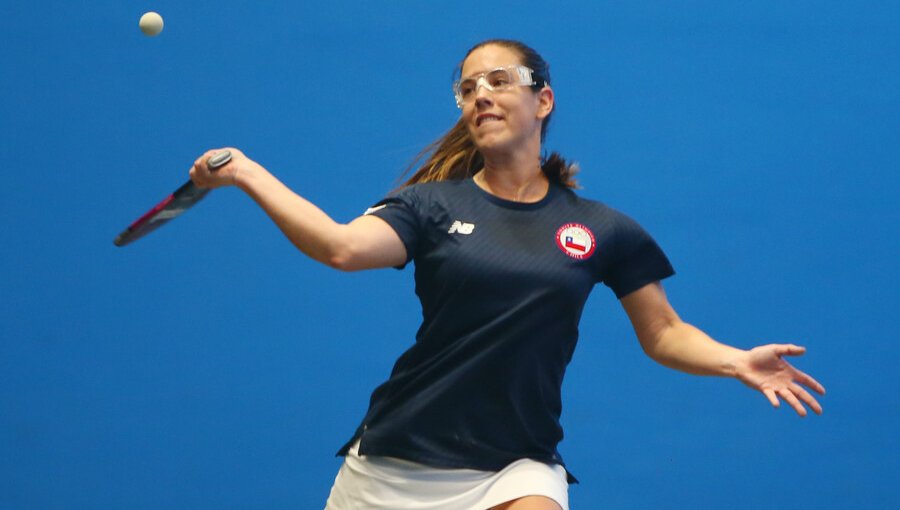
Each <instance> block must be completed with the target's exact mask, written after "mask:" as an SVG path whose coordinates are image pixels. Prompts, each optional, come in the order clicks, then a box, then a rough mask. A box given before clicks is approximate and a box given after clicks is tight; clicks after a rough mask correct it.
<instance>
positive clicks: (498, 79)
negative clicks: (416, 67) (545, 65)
mask: <svg viewBox="0 0 900 510" xmlns="http://www.w3.org/2000/svg"><path fill="white" fill-rule="evenodd" d="M532 72H533V71H532V70H531V69H529V68H527V67H525V66H506V67H498V68H497V69H492V70H490V71H485V72H483V73H481V74H476V75H473V76H467V77H465V78H460V79H459V80H457V81H456V82H454V83H453V94H454V95H455V96H456V106H458V107H459V108H462V107H463V105H464V104H466V103H468V102H470V101H473V100H474V98H475V93H476V91H477V90H478V87H480V86H483V87H484V88H486V89H487V90H489V91H491V92H497V91H501V90H507V89H510V88H512V87H520V86H530V85H536V84H537V83H536V82H535V81H534V78H533V77H532Z"/></svg>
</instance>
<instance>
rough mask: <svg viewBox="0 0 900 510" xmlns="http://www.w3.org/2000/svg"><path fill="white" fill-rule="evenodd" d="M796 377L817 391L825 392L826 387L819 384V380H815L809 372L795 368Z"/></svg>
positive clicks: (822, 393) (820, 393)
mask: <svg viewBox="0 0 900 510" xmlns="http://www.w3.org/2000/svg"><path fill="white" fill-rule="evenodd" d="M794 372H795V374H794V379H795V380H796V381H797V382H799V383H800V384H802V385H804V386H806V387H807V388H811V389H812V390H813V391H815V392H817V393H818V394H819V395H824V394H825V387H824V386H822V385H821V384H819V381H817V380H815V379H813V378H812V376H810V375H809V374H805V373H803V372H801V371H799V370H797V369H796V368H795V369H794Z"/></svg>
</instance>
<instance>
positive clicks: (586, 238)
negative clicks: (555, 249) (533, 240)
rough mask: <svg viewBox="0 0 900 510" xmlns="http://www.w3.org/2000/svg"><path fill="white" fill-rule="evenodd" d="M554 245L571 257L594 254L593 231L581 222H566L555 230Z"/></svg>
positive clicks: (580, 258)
mask: <svg viewBox="0 0 900 510" xmlns="http://www.w3.org/2000/svg"><path fill="white" fill-rule="evenodd" d="M556 245H557V246H559V249H560V250H562V251H563V253H565V254H566V255H568V256H570V257H572V258H573V259H578V260H582V259H586V258H588V257H590V256H591V255H593V254H594V248H595V247H596V246H597V243H596V242H595V241H594V233H593V232H591V229H589V228H587V227H585V226H584V225H582V224H581V223H566V224H565V225H563V226H561V227H559V230H557V231H556Z"/></svg>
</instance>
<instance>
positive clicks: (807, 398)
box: [790, 384, 822, 414]
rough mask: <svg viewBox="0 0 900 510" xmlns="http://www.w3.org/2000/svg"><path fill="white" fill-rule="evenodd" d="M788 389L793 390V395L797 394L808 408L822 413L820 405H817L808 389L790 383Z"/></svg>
mask: <svg viewBox="0 0 900 510" xmlns="http://www.w3.org/2000/svg"><path fill="white" fill-rule="evenodd" d="M790 391H791V392H793V394H794V395H796V396H797V398H799V399H800V400H801V401H803V403H804V404H806V405H807V406H808V407H809V408H810V409H812V410H813V412H814V413H816V414H822V406H821V405H819V402H818V401H817V400H816V399H815V397H813V396H812V395H810V394H809V392H808V391H806V390H804V389H803V388H802V387H801V386H800V385H799V384H791V386H790Z"/></svg>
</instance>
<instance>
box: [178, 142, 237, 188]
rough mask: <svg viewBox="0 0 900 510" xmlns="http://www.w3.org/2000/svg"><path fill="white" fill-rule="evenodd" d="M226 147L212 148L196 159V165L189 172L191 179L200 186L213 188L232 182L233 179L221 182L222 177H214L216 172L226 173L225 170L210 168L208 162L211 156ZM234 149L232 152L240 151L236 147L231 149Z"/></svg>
mask: <svg viewBox="0 0 900 510" xmlns="http://www.w3.org/2000/svg"><path fill="white" fill-rule="evenodd" d="M223 150H225V149H212V150H208V151H206V152H205V153H203V155H202V156H200V157H199V158H197V159H196V160H194V165H193V166H192V167H191V169H190V171H189V172H188V174H189V175H190V177H191V180H192V181H193V182H194V185H196V186H197V187H198V188H212V187H217V186H222V185H224V184H232V181H233V178H232V179H227V181H226V182H220V181H222V179H216V177H214V176H215V175H216V174H220V175H221V174H224V173H225V172H220V170H221V168H219V169H217V170H216V172H213V171H212V170H210V168H209V165H208V162H209V158H211V157H212V156H214V155H215V154H217V153H219V152H221V151H223ZM229 150H231V151H232V154H234V153H239V151H237V150H236V149H229Z"/></svg>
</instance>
